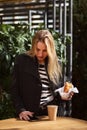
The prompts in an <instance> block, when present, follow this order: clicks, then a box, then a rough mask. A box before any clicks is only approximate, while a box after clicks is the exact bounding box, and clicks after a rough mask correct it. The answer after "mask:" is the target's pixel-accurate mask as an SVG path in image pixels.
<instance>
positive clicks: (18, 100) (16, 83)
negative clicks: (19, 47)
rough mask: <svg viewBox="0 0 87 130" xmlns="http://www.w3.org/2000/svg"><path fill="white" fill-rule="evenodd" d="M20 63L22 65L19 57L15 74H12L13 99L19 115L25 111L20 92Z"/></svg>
mask: <svg viewBox="0 0 87 130" xmlns="http://www.w3.org/2000/svg"><path fill="white" fill-rule="evenodd" d="M19 63H20V59H19V57H16V59H15V63H14V67H13V72H12V85H11V98H12V101H13V105H14V107H15V110H16V113H17V115H18V114H19V113H20V112H22V111H24V110H25V108H24V106H23V103H22V100H21V96H20V92H19V81H20V78H19Z"/></svg>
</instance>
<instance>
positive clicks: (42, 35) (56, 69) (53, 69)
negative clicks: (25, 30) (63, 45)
mask: <svg viewBox="0 0 87 130" xmlns="http://www.w3.org/2000/svg"><path fill="white" fill-rule="evenodd" d="M39 41H42V42H43V43H45V44H46V46H47V53H48V66H47V71H48V74H49V78H50V80H51V81H52V82H53V83H55V84H58V83H59V79H60V76H61V67H60V65H59V63H58V56H57V54H56V50H55V43H54V39H53V37H52V34H51V33H50V32H49V31H48V30H39V31H37V32H36V34H35V35H34V37H33V39H32V48H31V50H30V51H29V53H28V54H29V55H30V56H32V57H34V56H35V49H36V45H37V43H38V42H39Z"/></svg>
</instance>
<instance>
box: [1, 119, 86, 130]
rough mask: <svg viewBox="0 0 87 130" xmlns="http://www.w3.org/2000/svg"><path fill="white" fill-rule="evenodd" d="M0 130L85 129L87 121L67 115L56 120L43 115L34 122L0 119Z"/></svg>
mask: <svg viewBox="0 0 87 130" xmlns="http://www.w3.org/2000/svg"><path fill="white" fill-rule="evenodd" d="M0 130H87V121H85V120H80V119H75V118H68V117H57V120H56V121H50V120H49V119H48V117H43V118H40V120H39V121H34V122H30V121H21V120H18V119H16V118H10V119H5V120H0Z"/></svg>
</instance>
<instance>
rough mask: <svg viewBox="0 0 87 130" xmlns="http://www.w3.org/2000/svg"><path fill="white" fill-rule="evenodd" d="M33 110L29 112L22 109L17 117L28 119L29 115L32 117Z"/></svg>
mask: <svg viewBox="0 0 87 130" xmlns="http://www.w3.org/2000/svg"><path fill="white" fill-rule="evenodd" d="M33 114H34V113H33V112H30V111H22V112H21V113H20V114H19V118H20V120H25V121H28V120H30V118H29V116H30V117H32V116H33Z"/></svg>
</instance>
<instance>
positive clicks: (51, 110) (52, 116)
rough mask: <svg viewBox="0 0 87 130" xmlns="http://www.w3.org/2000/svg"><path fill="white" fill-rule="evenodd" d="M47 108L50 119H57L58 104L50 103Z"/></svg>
mask: <svg viewBox="0 0 87 130" xmlns="http://www.w3.org/2000/svg"><path fill="white" fill-rule="evenodd" d="M47 110H48V117H49V120H52V121H55V120H56V117H57V111H58V106H57V105H48V106H47Z"/></svg>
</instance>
